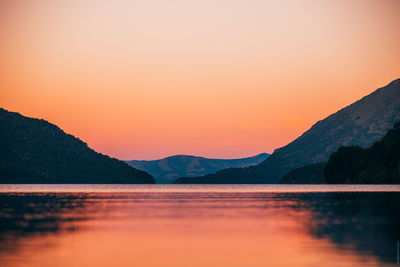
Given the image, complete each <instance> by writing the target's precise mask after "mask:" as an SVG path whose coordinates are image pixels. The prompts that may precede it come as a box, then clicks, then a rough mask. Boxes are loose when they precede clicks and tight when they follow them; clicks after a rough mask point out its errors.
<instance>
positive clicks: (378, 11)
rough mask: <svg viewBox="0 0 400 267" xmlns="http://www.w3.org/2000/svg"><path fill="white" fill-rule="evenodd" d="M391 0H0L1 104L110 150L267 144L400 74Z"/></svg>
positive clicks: (237, 149)
mask: <svg viewBox="0 0 400 267" xmlns="http://www.w3.org/2000/svg"><path fill="white" fill-rule="evenodd" d="M399 14H400V1H397V0H331V1H330V0H318V1H317V0H279V1H278V0H276V1H268V0H262V1H261V0H260V1H258V0H243V1H239V0H229V1H227V0H202V1H193V0H170V1H162V0H138V1H134V0H112V1H111V0H109V1H105V0H70V1H61V0H36V1H24V0H9V1H7V0H0V59H1V60H0V107H3V108H5V109H7V110H10V111H15V112H19V113H21V114H23V115H25V116H29V117H36V118H43V119H46V120H48V121H50V122H51V123H54V124H56V125H57V126H59V127H60V128H62V129H63V130H64V131H65V132H67V133H70V134H73V135H74V136H76V137H78V138H80V139H81V140H83V141H84V142H86V143H88V145H89V146H90V147H91V148H93V149H95V150H96V151H98V152H101V153H104V154H107V155H110V156H113V157H117V158H119V159H125V160H128V159H158V158H162V157H165V156H170V155H174V154H190V155H197V156H205V157H212V158H236V157H245V156H249V155H253V154H257V153H262V152H270V153H271V152H273V150H274V149H276V148H279V147H282V146H284V145H286V144H288V143H289V142H290V141H292V140H294V139H295V138H296V137H298V136H299V135H301V134H302V133H303V132H304V131H306V130H307V129H309V128H310V127H311V126H312V125H313V124H314V123H315V122H316V121H318V120H321V119H323V118H324V117H326V116H328V115H330V114H332V113H334V112H336V111H338V110H339V109H341V108H343V107H345V106H347V105H349V104H351V103H353V102H354V101H356V100H358V99H360V98H362V97H363V96H365V95H367V94H369V93H371V92H372V91H374V90H375V89H377V88H379V87H382V86H385V85H386V84H388V83H389V82H391V81H392V80H394V79H397V78H400V34H399V29H400V16H399Z"/></svg>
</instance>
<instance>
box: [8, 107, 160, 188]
mask: <svg viewBox="0 0 400 267" xmlns="http://www.w3.org/2000/svg"><path fill="white" fill-rule="evenodd" d="M0 148H1V149H0V183H128V184H130V183H132V184H133V183H154V179H153V177H151V176H150V175H149V174H147V173H146V172H143V171H139V170H136V169H134V168H132V167H130V166H129V165H128V164H126V163H125V162H122V161H119V160H117V159H114V158H110V157H108V156H106V155H102V154H100V153H97V152H95V151H94V150H92V149H90V148H89V147H88V146H87V144H86V143H84V142H82V141H81V140H79V139H77V138H75V137H74V136H72V135H69V134H66V133H64V132H63V131H62V130H61V129H60V128H58V127H57V126H56V125H54V124H51V123H49V122H47V121H45V120H40V119H33V118H28V117H24V116H22V115H20V114H18V113H14V112H9V111H7V110H4V109H1V108H0Z"/></svg>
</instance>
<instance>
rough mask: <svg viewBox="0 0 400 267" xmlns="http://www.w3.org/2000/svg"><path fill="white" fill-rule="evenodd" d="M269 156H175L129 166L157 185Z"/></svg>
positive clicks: (250, 162) (131, 162)
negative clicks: (146, 175) (222, 157)
mask: <svg viewBox="0 0 400 267" xmlns="http://www.w3.org/2000/svg"><path fill="white" fill-rule="evenodd" d="M268 156H269V154H267V153H262V154H259V155H256V156H253V157H248V158H240V159H208V158H203V157H195V156H186V155H177V156H172V157H167V158H164V159H159V160H130V161H126V163H128V164H129V165H131V166H133V167H135V168H137V169H139V170H143V171H146V172H148V173H150V174H151V175H152V176H153V177H154V178H155V179H156V182H157V183H160V184H170V183H172V182H173V181H174V180H175V179H177V178H179V177H193V176H200V175H206V174H209V173H215V172H216V171H219V170H222V169H226V168H231V167H247V166H251V165H256V164H258V163H260V162H262V161H263V160H265V159H266V158H267V157H268Z"/></svg>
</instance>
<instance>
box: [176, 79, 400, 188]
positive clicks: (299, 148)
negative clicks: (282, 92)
mask: <svg viewBox="0 0 400 267" xmlns="http://www.w3.org/2000/svg"><path fill="white" fill-rule="evenodd" d="M397 121H400V79H398V80H395V81H393V82H391V83H390V84H388V85H387V86H385V87H383V88H380V89H378V90H376V91H375V92H373V93H372V94H370V95H368V96H366V97H364V98H362V99H361V100H359V101H357V102H355V103H353V104H352V105H350V106H348V107H346V108H344V109H342V110H340V111H338V112H336V113H335V114H332V115H330V116H329V117H327V118H325V119H324V120H321V121H319V122H317V123H316V124H314V125H313V126H312V127H311V129H309V130H308V131H306V132H305V133H304V134H303V135H301V136H300V137H298V138H297V139H296V140H294V141H293V142H291V143H290V144H288V145H287V146H284V147H282V148H280V149H277V150H275V151H274V153H273V154H272V155H271V156H270V157H268V158H267V159H266V160H265V161H263V162H262V163H260V164H259V165H257V166H254V167H248V168H236V169H226V170H221V171H219V172H217V173H215V174H210V175H206V176H201V177H198V178H195V179H193V178H191V179H190V180H184V179H180V181H179V182H180V183H277V182H278V181H279V179H280V178H281V177H282V176H284V175H285V174H287V173H288V172H290V171H291V170H293V169H295V168H298V167H302V166H305V165H308V164H313V163H318V162H325V161H327V160H328V158H329V156H330V155H331V154H332V153H333V152H334V151H336V150H337V149H338V148H339V147H340V146H349V145H359V146H362V147H368V146H370V145H371V144H373V143H374V142H375V141H376V140H378V139H380V138H382V137H383V135H384V134H385V133H386V132H387V131H388V130H389V129H390V128H391V127H392V126H393V125H394V123H395V122H397Z"/></svg>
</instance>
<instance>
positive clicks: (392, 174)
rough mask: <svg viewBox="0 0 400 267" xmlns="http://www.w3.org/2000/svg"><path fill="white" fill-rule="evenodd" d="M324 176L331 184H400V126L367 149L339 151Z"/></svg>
mask: <svg viewBox="0 0 400 267" xmlns="http://www.w3.org/2000/svg"><path fill="white" fill-rule="evenodd" d="M324 176H325V179H324V181H325V182H326V183H332V184H349V183H356V184H400V123H397V124H396V125H395V126H394V127H393V129H391V130H390V131H388V133H387V134H386V135H385V136H384V137H383V138H382V140H379V141H377V142H376V143H374V144H373V145H372V146H371V147H370V148H368V149H363V148H361V147H359V146H349V147H340V148H339V150H338V151H337V152H335V153H333V154H332V156H331V157H330V158H329V161H328V163H327V164H326V167H325V171H324Z"/></svg>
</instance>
